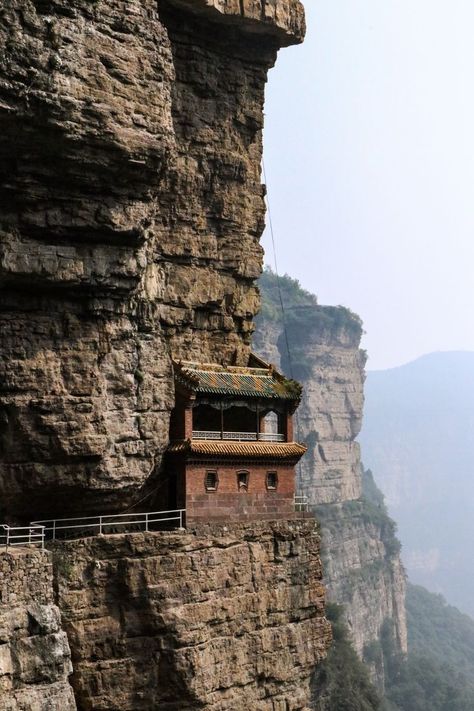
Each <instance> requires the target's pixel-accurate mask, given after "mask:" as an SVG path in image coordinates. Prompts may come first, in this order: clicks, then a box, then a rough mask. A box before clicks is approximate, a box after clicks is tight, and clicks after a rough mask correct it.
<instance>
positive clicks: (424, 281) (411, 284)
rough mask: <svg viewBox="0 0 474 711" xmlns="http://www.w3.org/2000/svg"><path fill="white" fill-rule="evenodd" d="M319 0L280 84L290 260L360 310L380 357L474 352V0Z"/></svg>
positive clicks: (278, 211)
mask: <svg viewBox="0 0 474 711" xmlns="http://www.w3.org/2000/svg"><path fill="white" fill-rule="evenodd" d="M306 9H307V21H308V35H307V39H306V42H305V44H304V45H303V46H301V47H296V48H290V49H287V50H283V51H282V52H281V53H280V56H279V61H278V63H277V67H276V68H275V69H274V70H272V72H271V74H270V81H269V85H268V92H267V106H266V129H265V162H266V170H267V182H268V187H269V198H270V205H271V208H272V214H273V223H274V228H275V236H276V240H277V250H278V260H279V267H280V271H281V272H282V273H284V272H288V273H289V274H290V275H291V276H294V277H296V278H297V279H299V280H300V282H301V283H302V285H303V286H304V287H306V288H308V289H310V290H311V291H313V292H314V293H316V294H317V295H318V297H319V301H320V303H323V304H344V305H345V306H349V307H350V308H351V309H353V310H354V311H356V312H357V313H359V314H360V316H361V317H362V318H363V320H364V324H365V330H366V332H367V335H366V337H365V342H364V346H365V347H366V348H367V349H368V351H369V356H370V360H369V364H368V367H369V368H370V369H376V368H386V367H391V366H396V365H400V364H401V363H404V362H406V361H408V360H411V359H413V358H415V357H417V356H419V355H421V354H423V353H428V352H431V351H436V350H473V351H474V324H473V313H474V285H473V284H474V279H473V273H474V40H473V37H474V2H473V0H449V2H448V0H307V1H306ZM264 247H265V248H266V251H267V256H266V261H267V262H268V263H272V260H273V257H272V254H271V250H270V240H269V237H268V234H266V236H265V238H264Z"/></svg>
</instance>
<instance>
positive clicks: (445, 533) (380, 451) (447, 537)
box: [360, 352, 474, 615]
mask: <svg viewBox="0 0 474 711" xmlns="http://www.w3.org/2000/svg"><path fill="white" fill-rule="evenodd" d="M360 441H361V444H362V454H363V459H364V463H365V465H366V466H368V467H370V469H372V470H373V472H374V474H375V478H376V480H377V483H378V484H379V486H380V488H381V489H382V490H383V491H384V493H385V495H386V498H387V503H388V507H389V511H390V514H391V515H392V516H393V518H394V519H395V520H396V521H397V522H398V524H399V534H400V538H401V541H402V544H403V547H404V548H403V557H404V561H405V564H406V567H407V569H408V573H409V576H410V579H411V580H412V581H413V582H415V583H420V584H423V585H425V586H426V587H428V588H429V589H431V590H433V591H436V592H440V593H442V594H443V595H444V596H445V597H446V598H447V599H448V600H449V602H451V603H453V604H455V605H457V606H458V607H459V608H461V609H462V610H464V611H465V612H468V613H469V614H471V615H474V556H473V551H472V544H473V541H474V353H468V352H452V353H433V354H430V355H427V356H423V357H422V358H419V359H418V360H416V361H414V362H412V363H409V364H407V365H404V366H402V367H400V368H394V369H391V370H386V371H375V372H369V373H368V377H367V383H366V406H365V422H364V426H363V430H362V434H361V437H360Z"/></svg>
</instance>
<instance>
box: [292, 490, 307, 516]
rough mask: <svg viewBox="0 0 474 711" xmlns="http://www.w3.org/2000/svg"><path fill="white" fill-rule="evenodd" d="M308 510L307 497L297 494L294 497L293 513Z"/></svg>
mask: <svg viewBox="0 0 474 711" xmlns="http://www.w3.org/2000/svg"><path fill="white" fill-rule="evenodd" d="M308 509H309V501H308V497H307V496H305V495H304V494H298V495H296V496H295V511H297V512H301V513H303V512H306V511H308Z"/></svg>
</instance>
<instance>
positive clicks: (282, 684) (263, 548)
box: [0, 0, 330, 711]
mask: <svg viewBox="0 0 474 711" xmlns="http://www.w3.org/2000/svg"><path fill="white" fill-rule="evenodd" d="M303 36H304V13H303V9H302V6H301V4H300V3H299V1H298V0H5V1H4V2H3V3H2V7H1V9H0V206H1V208H0V521H1V520H5V519H6V520H7V521H18V522H22V521H30V520H31V519H39V518H43V517H49V516H54V515H60V516H61V517H65V516H68V515H73V514H75V513H79V512H80V513H81V514H82V515H84V514H85V513H86V512H87V513H94V512H99V511H100V512H111V511H114V510H119V509H126V508H127V507H128V506H130V505H133V504H134V503H135V502H137V501H139V502H140V505H141V507H142V508H145V507H146V505H147V503H150V501H151V497H152V496H159V473H160V466H161V462H162V456H163V453H164V451H165V448H166V447H167V445H168V437H169V416H170V411H171V408H172V406H173V403H174V392H173V378H172V370H171V361H172V357H173V358H193V357H195V358H199V359H203V360H211V361H220V360H225V361H226V362H227V363H235V364H241V363H246V362H247V359H248V354H249V350H250V340H251V334H252V330H253V316H254V314H255V313H256V311H257V309H258V305H259V298H258V290H257V288H256V286H255V280H256V278H257V277H258V275H259V274H260V271H261V258H262V251H261V247H260V245H259V238H260V236H261V232H262V230H263V221H264V200H263V198H264V187H263V186H262V185H261V180H260V161H261V153H262V124H263V102H264V88H265V83H266V79H267V73H268V70H269V69H270V68H271V67H272V66H273V64H274V62H275V59H276V55H277V51H278V49H279V48H280V47H282V46H285V45H289V44H292V43H297V42H300V41H301V40H302V39H303ZM48 555H49V554H44V553H41V552H30V553H28V552H27V553H18V552H17V551H15V554H10V553H1V554H0V566H3V567H0V571H1V575H2V576H3V577H2V584H3V587H2V598H1V602H0V660H1V661H0V665H1V666H0V683H1V685H2V686H1V687H0V689H1V692H2V694H3V695H2V698H1V702H0V708H1V711H26V710H28V711H46V709H48V711H73V710H74V709H75V708H76V705H77V708H78V709H79V710H80V711H86V710H89V711H91V710H92V709H94V711H100V710H102V711H105V710H106V709H109V711H120V709H123V710H124V711H125V709H126V710H127V711H131V709H133V710H134V711H135V709H143V710H145V709H150V710H151V709H155V708H158V707H159V708H160V709H163V710H165V709H169V710H170V711H171V710H172V709H174V710H175V711H178V709H179V711H185V710H186V709H189V711H191V709H209V710H210V711H224V709H226V710H228V711H230V710H231V709H232V711H239V710H240V709H242V710H243V709H247V708H249V706H251V707H252V709H256V711H258V709H260V710H261V711H283V709H284V710H285V711H302V710H303V709H306V708H307V706H308V701H309V698H310V680H311V676H312V674H313V671H314V666H315V665H316V664H317V662H318V661H319V660H320V659H321V658H322V657H323V656H324V654H325V651H326V649H327V647H328V644H329V641H330V629H329V626H328V623H327V621H326V620H325V618H324V599H323V588H322V585H321V575H322V573H321V564H320V558H319V535H318V532H317V529H316V525H315V523H314V521H299V522H298V521H293V522H279V523H277V524H271V523H265V524H264V523H261V524H257V523H256V524H247V525H243V524H242V525H239V524H236V525H230V524H229V526H227V527H222V526H221V527H207V528H202V529H188V530H187V531H178V532H174V533H170V532H168V533H163V532H162V533H148V534H140V533H136V534H130V535H113V536H108V537H105V538H104V537H97V538H94V539H85V540H81V541H77V542H68V543H66V542H64V543H62V544H61V545H60V546H58V548H57V550H55V553H54V555H55V563H54V569H55V576H54V577H55V580H54V593H55V596H56V602H57V604H58V605H59V607H60V609H61V617H62V623H60V620H59V615H58V609H57V608H56V607H55V606H54V605H53V583H52V571H51V564H50V559H49V557H48ZM5 576H7V578H5ZM5 579H6V582H4V581H5ZM5 591H6V592H5ZM61 624H62V625H63V627H64V630H65V631H66V632H67V635H68V638H66V635H65V633H64V631H63V629H62V627H61ZM67 639H69V644H70V647H71V650H72V652H71V654H72V662H73V667H74V672H73V674H72V677H71V683H72V686H70V685H69V682H68V676H69V674H70V672H71V666H70V659H69V646H68V642H67ZM71 689H73V692H74V695H73V693H72V691H71ZM2 704H3V706H2Z"/></svg>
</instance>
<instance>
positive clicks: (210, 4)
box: [170, 0, 306, 47]
mask: <svg viewBox="0 0 474 711" xmlns="http://www.w3.org/2000/svg"><path fill="white" fill-rule="evenodd" d="M170 4H172V5H174V6H176V7H179V8H182V9H187V10H188V11H190V12H192V13H194V14H196V15H205V16H207V17H208V18H209V19H213V20H216V21H221V22H226V23H227V24H234V25H239V26H240V28H241V29H242V30H243V31H245V32H248V33H251V34H257V35H262V36H269V37H274V38H275V40H276V41H277V42H278V45H279V46H280V47H288V46H290V45H294V44H300V43H301V42H303V40H304V37H305V34H306V21H305V11H304V7H303V5H302V3H301V2H300V0H170Z"/></svg>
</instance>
